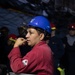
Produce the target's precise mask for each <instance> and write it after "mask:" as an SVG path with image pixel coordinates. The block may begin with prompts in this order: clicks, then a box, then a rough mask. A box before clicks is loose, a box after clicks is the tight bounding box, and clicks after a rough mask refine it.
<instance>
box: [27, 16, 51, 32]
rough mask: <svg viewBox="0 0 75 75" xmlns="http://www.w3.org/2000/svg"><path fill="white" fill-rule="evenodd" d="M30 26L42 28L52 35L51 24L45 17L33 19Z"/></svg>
mask: <svg viewBox="0 0 75 75" xmlns="http://www.w3.org/2000/svg"><path fill="white" fill-rule="evenodd" d="M28 26H32V27H38V28H41V29H43V30H45V31H47V32H48V33H51V27H50V22H49V21H48V20H47V19H46V18H45V17H44V16H36V17H34V18H33V19H31V21H30V23H29V24H28Z"/></svg>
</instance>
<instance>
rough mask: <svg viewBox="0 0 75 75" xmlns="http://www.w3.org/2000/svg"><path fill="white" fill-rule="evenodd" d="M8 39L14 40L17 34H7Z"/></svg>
mask: <svg viewBox="0 0 75 75" xmlns="http://www.w3.org/2000/svg"><path fill="white" fill-rule="evenodd" d="M8 39H9V40H11V41H14V42H15V40H16V39H17V36H16V35H15V34H9V35H8Z"/></svg>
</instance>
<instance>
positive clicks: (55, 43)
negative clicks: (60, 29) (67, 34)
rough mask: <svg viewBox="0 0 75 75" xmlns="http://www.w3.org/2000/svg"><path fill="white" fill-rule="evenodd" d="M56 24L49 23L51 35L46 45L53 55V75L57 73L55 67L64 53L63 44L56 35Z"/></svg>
mask: <svg viewBox="0 0 75 75" xmlns="http://www.w3.org/2000/svg"><path fill="white" fill-rule="evenodd" d="M56 30H57V28H56V26H55V24H54V23H51V37H50V40H49V43H48V45H49V46H50V48H51V50H52V52H53V55H54V75H59V73H60V72H59V71H58V70H57V68H58V67H59V66H60V60H61V58H62V56H63V55H64V46H63V42H62V40H61V39H60V38H59V37H58V36H57V35H56Z"/></svg>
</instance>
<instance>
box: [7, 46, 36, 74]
mask: <svg viewBox="0 0 75 75" xmlns="http://www.w3.org/2000/svg"><path fill="white" fill-rule="evenodd" d="M36 56H37V54H36V53H35V52H29V53H27V54H26V56H24V57H23V58H22V57H21V54H20V49H19V48H18V47H16V48H13V49H12V51H11V52H10V54H9V55H8V58H9V60H10V66H11V69H12V71H13V72H15V73H28V72H33V71H34V70H35V66H36V63H37V60H36Z"/></svg>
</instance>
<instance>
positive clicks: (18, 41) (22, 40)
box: [14, 38, 26, 47]
mask: <svg viewBox="0 0 75 75" xmlns="http://www.w3.org/2000/svg"><path fill="white" fill-rule="evenodd" d="M25 43H26V39H24V38H18V39H17V40H16V42H15V44H14V47H19V46H21V45H24V44H25Z"/></svg>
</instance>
